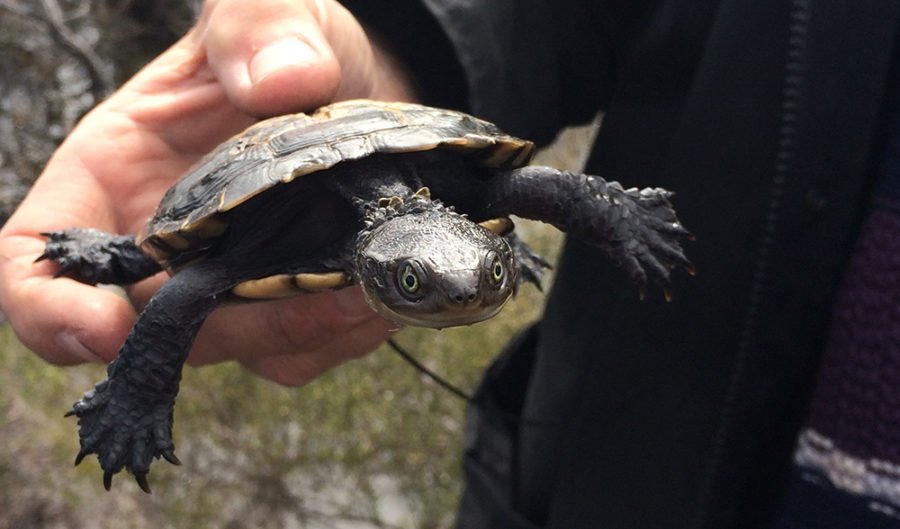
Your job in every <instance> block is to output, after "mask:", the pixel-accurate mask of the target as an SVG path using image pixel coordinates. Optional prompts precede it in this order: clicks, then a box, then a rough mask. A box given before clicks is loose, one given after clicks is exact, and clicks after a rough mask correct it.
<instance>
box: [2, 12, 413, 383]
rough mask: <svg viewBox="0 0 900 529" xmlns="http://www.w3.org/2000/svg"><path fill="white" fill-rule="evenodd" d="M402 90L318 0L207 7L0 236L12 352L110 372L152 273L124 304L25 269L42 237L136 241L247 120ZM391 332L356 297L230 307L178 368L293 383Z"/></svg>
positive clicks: (95, 122) (63, 153)
mask: <svg viewBox="0 0 900 529" xmlns="http://www.w3.org/2000/svg"><path fill="white" fill-rule="evenodd" d="M412 95H413V94H412V91H411V89H410V83H409V82H408V81H407V79H406V78H405V76H404V74H403V72H402V70H401V69H400V68H399V66H398V65H397V64H395V63H394V62H393V61H391V60H390V57H388V56H387V55H386V54H384V53H381V52H380V51H379V50H378V49H377V48H376V47H374V46H373V45H372V44H371V42H370V40H369V38H368V37H367V36H366V34H365V32H364V31H363V29H362V28H361V27H360V25H359V24H358V23H357V22H356V20H355V19H354V18H353V17H352V15H350V14H349V13H348V12H347V11H346V10H344V9H343V8H342V7H341V6H340V5H339V4H338V3H337V2H335V1H333V0H261V1H258V2H245V1H242V0H208V1H207V2H206V4H205V6H204V10H203V14H202V16H201V18H200V20H199V21H198V22H197V24H196V26H195V27H194V28H192V29H191V31H190V32H188V34H187V35H186V36H185V37H183V38H182V39H181V40H180V41H178V42H177V43H176V44H174V45H173V46H172V47H171V48H170V49H169V50H167V51H166V52H165V53H163V54H162V55H160V56H159V57H158V58H157V59H155V60H154V61H153V62H151V63H150V64H149V65H147V66H146V67H145V68H144V69H142V70H141V71H140V72H139V73H138V74H136V75H135V76H134V77H133V78H132V79H131V80H130V81H129V82H127V83H126V84H125V85H124V86H122V88H120V89H119V90H118V91H117V92H116V93H115V94H113V95H112V96H111V97H110V98H109V99H108V100H106V101H104V102H103V103H101V104H100V105H98V106H97V108H95V109H94V110H93V111H92V112H90V113H89V114H88V115H87V116H85V118H84V119H83V120H82V121H81V122H80V123H79V124H78V126H77V127H76V128H75V129H74V130H73V131H72V133H71V134H70V135H69V137H68V138H67V139H66V140H65V142H64V143H63V144H62V145H61V146H60V147H59V149H58V150H57V151H56V152H55V153H54V155H53V157H52V158H51V160H50V161H49V162H48V164H47V166H46V168H45V169H44V172H43V173H42V174H41V176H40V177H39V178H38V180H37V181H36V182H35V184H34V186H33V188H32V189H31V191H30V193H29V194H28V196H27V197H26V199H25V200H24V201H23V203H22V204H21V206H20V207H19V209H18V210H17V211H16V213H15V214H14V215H13V216H12V217H11V218H10V219H9V220H8V221H7V223H6V225H5V226H4V227H3V229H2V230H0V307H2V310H3V311H4V312H5V314H6V316H7V318H8V319H9V322H10V324H11V325H12V328H13V329H14V330H15V332H16V334H17V335H18V336H19V338H20V339H21V340H22V342H23V343H24V344H25V345H26V346H28V347H29V348H31V349H32V350H33V351H35V352H36V353H37V354H39V355H40V356H42V357H43V358H45V359H46V360H48V361H50V362H53V363H57V364H74V363H79V362H84V361H93V360H102V361H106V362H108V361H110V360H112V359H113V358H114V357H115V356H116V353H117V351H118V349H119V347H120V346H121V345H122V343H123V341H124V340H125V337H126V336H127V334H128V332H129V330H130V329H131V326H132V325H133V324H134V322H135V318H136V313H135V307H137V308H138V309H140V308H141V307H143V306H144V305H145V304H146V303H147V301H148V300H149V297H150V296H151V295H152V293H153V292H154V291H155V290H156V289H158V288H159V286H160V285H161V284H162V282H164V281H165V279H166V277H165V276H164V274H158V275H157V276H155V277H153V278H151V279H148V280H146V281H143V282H141V283H138V284H136V285H133V286H131V287H129V288H127V293H128V297H129V300H125V299H123V298H122V297H120V296H119V295H118V294H116V293H114V292H111V291H108V290H104V289H99V288H96V287H91V286H87V285H84V284H81V283H78V282H76V281H74V280H71V279H66V278H60V279H53V272H54V271H55V267H54V265H53V264H51V263H48V262H42V263H39V264H34V263H33V261H34V259H35V258H36V257H37V256H38V255H40V254H41V253H42V251H43V248H44V238H43V237H41V236H40V235H39V234H40V233H41V232H47V231H53V230H57V229H61V228H67V227H73V226H82V227H95V228H99V229H102V230H105V231H110V232H115V233H136V232H138V231H139V230H140V228H141V227H142V226H143V224H144V223H145V222H146V220H147V219H148V218H149V217H150V216H152V214H153V212H154V210H155V208H156V204H157V202H158V201H159V199H160V198H161V196H162V194H163V192H164V191H165V190H166V189H167V188H168V187H169V186H170V185H171V184H172V183H173V182H174V181H175V180H176V179H177V178H178V177H179V176H180V175H181V174H183V173H184V172H185V171H186V170H187V169H188V168H189V167H190V166H191V165H192V164H193V163H194V162H195V161H196V160H197V159H198V158H199V157H201V156H202V155H203V154H205V153H206V152H208V151H209V150H211V149H212V148H213V147H214V146H215V145H217V144H218V143H220V142H221V141H223V140H225V139H226V138H228V137H230V136H231V135H233V134H235V133H237V132H239V131H241V130H242V129H244V128H245V127H246V126H248V125H249V124H251V123H253V122H254V121H255V119H256V118H257V117H260V116H270V115H276V114H281V113H286V112H296V111H303V110H310V109H312V108H315V107H317V106H319V105H321V104H324V103H327V102H329V101H331V100H339V99H349V98H356V97H366V98H373V99H388V100H409V99H411V98H412ZM390 327H391V324H389V323H387V322H385V321H384V320H381V319H380V318H378V317H376V316H375V315H374V313H373V312H371V311H370V310H369V309H368V307H367V306H366V304H365V301H364V300H363V298H362V295H361V293H360V292H359V291H358V289H356V288H351V289H344V290H341V291H338V292H336V293H323V294H313V295H307V296H301V297H298V298H292V299H287V300H281V301H273V302H267V303H257V304H250V305H240V306H230V307H225V308H223V309H220V310H219V311H217V312H215V313H214V314H213V315H212V316H211V317H210V318H209V319H208V320H207V322H206V323H205V324H204V326H203V328H202V329H201V331H200V334H199V335H198V337H197V340H196V342H195V343H194V347H193V349H192V350H191V355H190V357H189V362H191V363H194V364H205V363H212V362H220V361H225V360H238V361H240V362H241V363H243V364H244V365H246V366H247V367H249V368H250V369H252V370H254V371H255V372H257V373H259V374H260V375H262V376H264V377H266V378H269V379H272V380H274V381H276V382H279V383H282V384H286V385H299V384H302V383H304V382H306V381H308V380H309V379H311V378H313V377H315V376H317V375H319V374H321V373H322V372H324V371H325V370H326V369H328V368H329V367H332V366H334V365H336V364H338V363H340V362H342V361H344V360H347V359H350V358H353V357H355V356H359V355H361V354H363V353H365V352H367V351H369V350H371V349H373V348H374V347H375V346H376V345H377V344H378V343H380V342H381V341H382V340H383V339H384V338H385V337H386V335H387V333H388V332H389V329H390Z"/></svg>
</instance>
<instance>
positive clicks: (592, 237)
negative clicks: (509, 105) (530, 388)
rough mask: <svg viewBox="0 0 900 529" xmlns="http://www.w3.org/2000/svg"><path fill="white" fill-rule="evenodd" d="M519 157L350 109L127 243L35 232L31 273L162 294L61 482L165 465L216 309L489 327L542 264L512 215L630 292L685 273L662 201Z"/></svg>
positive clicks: (197, 177) (229, 147) (275, 136)
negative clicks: (281, 302) (282, 301)
mask: <svg viewBox="0 0 900 529" xmlns="http://www.w3.org/2000/svg"><path fill="white" fill-rule="evenodd" d="M533 152H534V144H533V143H532V142H530V141H527V140H523V139H519V138H516V137H514V136H510V135H508V134H506V133H504V132H502V131H501V130H500V129H499V128H498V127H497V126H496V125H494V124H492V123H489V122H487V121H484V120H481V119H478V118H476V117H473V116H471V115H469V114H466V113H464V112H460V111H456V110H447V109H439V108H433V107H429V106H424V105H420V104H415V103H401V102H378V101H371V100H350V101H343V102H338V103H333V104H331V105H327V106H323V107H321V108H319V109H318V110H316V111H315V112H311V113H298V114H292V115H284V116H279V117H274V118H270V119H267V120H263V121H260V122H258V123H256V124H254V125H252V126H250V127H249V128H248V129H247V130H245V131H244V132H242V133H240V134H238V135H236V136H234V137H232V138H231V139H229V140H227V141H225V142H224V143H222V144H221V145H219V146H218V147H217V148H215V149H214V150H213V151H211V152H210V153H209V154H208V155H206V156H205V157H203V158H202V159H200V160H199V161H198V162H197V163H196V164H195V165H194V166H193V168H191V169H190V170H188V171H187V173H186V174H185V175H184V176H183V177H182V178H181V179H179V180H178V181H177V182H176V183H175V184H174V185H173V186H172V187H171V188H169V189H168V191H167V192H166V193H165V194H164V196H163V197H162V199H161V201H160V203H159V206H158V208H157V210H156V213H155V214H154V215H153V217H152V218H150V219H149V221H148V222H147V223H146V225H145V227H144V228H143V229H142V230H141V231H140V232H139V233H137V234H125V235H121V234H111V233H106V232H101V231H99V230H96V229H93V228H88V227H70V228H64V229H60V230H58V231H53V232H49V233H44V234H43V235H44V236H45V237H47V241H46V246H45V249H44V252H43V254H42V255H41V256H40V257H38V258H37V261H42V260H45V259H49V260H52V261H54V262H56V263H57V264H58V270H57V271H56V276H68V277H69V278H71V279H75V280H79V281H82V282H84V283H88V284H98V283H105V284H120V285H125V284H130V283H134V282H137V281H140V280H142V279H145V278H147V277H149V276H152V275H154V274H156V273H158V272H160V271H166V272H168V273H169V274H170V277H169V279H168V280H167V281H166V282H165V283H164V284H163V285H162V287H161V288H160V289H159V290H158V291H157V292H156V293H155V294H154V295H153V296H152V298H151V299H150V301H149V302H148V304H147V305H146V307H144V308H143V310H142V311H141V313H140V315H139V317H138V320H137V322H136V323H135V325H134V327H133V329H132V331H131V333H130V334H129V336H128V337H127V339H126V340H125V342H124V344H123V345H122V347H121V349H120V351H119V354H118V356H117V357H116V359H115V360H113V361H112V362H111V363H110V364H109V366H108V368H107V378H106V379H105V380H103V381H101V382H100V383H98V384H97V385H96V386H95V387H94V388H93V389H91V390H90V391H88V392H86V393H85V394H84V396H83V397H82V398H81V399H80V400H78V401H77V402H76V403H75V404H74V405H73V407H72V409H71V410H70V411H69V412H68V413H67V416H68V415H75V416H77V418H78V430H79V438H80V450H79V452H78V454H77V456H76V460H75V462H76V465H77V464H79V463H80V462H81V461H82V460H83V459H84V458H85V457H86V456H87V455H90V454H96V455H97V457H98V460H99V463H100V466H101V468H102V470H103V483H104V486H105V488H106V489H107V490H109V488H110V486H111V482H112V478H113V476H114V475H115V474H116V473H118V472H120V471H122V470H123V469H125V470H127V471H128V472H129V473H131V474H132V476H133V477H134V478H135V480H136V481H137V483H138V485H139V486H140V488H141V489H142V490H144V491H145V492H148V493H149V492H150V486H149V482H148V478H147V475H148V472H149V470H150V465H151V463H152V462H153V461H154V460H157V459H159V458H164V459H166V460H167V461H169V462H170V463H173V464H180V461H179V460H178V458H177V456H176V455H175V452H174V442H173V437H172V417H173V410H174V405H175V399H176V395H177V393H178V389H179V384H180V380H181V371H182V368H183V365H184V362H185V359H186V357H187V354H188V351H189V349H190V348H191V344H192V341H193V339H194V336H195V334H196V333H197V331H198V329H199V327H200V325H201V323H202V322H203V321H204V319H205V318H206V316H208V315H209V314H210V312H211V311H213V310H214V309H215V308H216V307H217V306H219V305H221V304H222V303H228V302H241V301H258V300H265V299H274V298H280V297H284V296H290V295H296V294H303V293H310V292H321V291H327V290H334V289H340V288H344V287H348V286H350V285H359V286H361V287H362V290H363V292H364V293H365V297H366V299H367V301H368V304H369V305H370V307H371V308H372V309H373V310H374V311H376V312H377V313H379V314H380V315H381V316H383V317H384V318H386V319H388V320H391V321H394V322H396V323H397V324H399V325H413V326H424V327H433V328H443V327H450V326H458V325H467V324H471V323H474V322H478V321H481V320H485V319H487V318H490V317H492V316H493V315H495V314H496V313H497V312H498V311H499V310H500V309H501V307H502V306H503V305H504V303H505V302H506V301H507V300H508V299H509V298H510V297H511V296H512V295H513V294H514V293H515V292H516V290H517V289H518V288H519V286H520V285H521V284H522V283H528V282H530V283H535V284H537V285H538V286H539V285H540V278H541V274H542V272H543V271H544V269H545V268H547V267H548V266H549V265H548V263H547V262H546V261H544V260H543V258H541V257H540V256H539V255H538V254H537V253H535V252H534V251H532V250H531V249H530V248H528V246H527V245H526V244H525V243H524V242H523V241H522V240H521V239H519V238H518V237H517V236H516V234H515V232H514V231H513V227H514V226H513V223H512V221H511V220H510V219H509V217H510V215H516V216H519V217H524V218H531V219H536V220H539V221H544V222H547V223H550V224H552V225H554V226H556V227H557V228H559V229H560V230H562V231H563V232H566V233H568V234H569V235H570V236H573V237H576V238H578V239H580V240H582V241H584V242H586V243H588V244H592V245H595V246H598V247H600V248H603V249H605V250H606V253H607V254H608V255H609V257H610V258H611V259H612V261H613V262H615V263H617V264H618V265H620V266H621V268H622V269H623V270H624V271H625V273H626V274H627V275H628V276H629V277H630V278H631V279H632V280H633V281H634V282H635V283H636V284H637V285H638V287H639V288H640V289H641V292H642V293H643V289H644V287H645V286H646V285H648V284H650V283H654V284H659V285H661V286H662V287H663V288H664V289H665V291H666V292H667V293H668V288H669V285H670V275H671V272H672V270H674V269H676V268H683V269H686V270H688V271H691V264H690V261H689V260H688V259H687V257H686V256H685V254H684V251H683V248H682V242H683V241H684V240H685V239H686V238H689V237H690V233H689V232H688V230H687V229H685V227H684V226H682V224H681V222H680V221H679V220H678V218H677V216H676V213H675V211H674V209H673V207H672V204H671V200H670V199H671V196H672V193H671V192H670V191H668V190H665V189H661V188H644V189H637V188H630V189H625V188H624V187H623V186H622V185H620V184H619V183H617V182H615V181H606V180H604V179H603V178H601V177H598V176H593V175H587V174H580V173H576V172H567V171H561V170H557V169H554V168H552V167H541V166H534V165H529V162H530V160H531V158H532V154H533Z"/></svg>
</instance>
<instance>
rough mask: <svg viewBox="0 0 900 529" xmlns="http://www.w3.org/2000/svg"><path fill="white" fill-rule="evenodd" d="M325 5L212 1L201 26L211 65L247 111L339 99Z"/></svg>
mask: <svg viewBox="0 0 900 529" xmlns="http://www.w3.org/2000/svg"><path fill="white" fill-rule="evenodd" d="M308 4H312V5H311V6H310V5H308ZM321 5H322V3H321V2H305V1H302V0H301V1H297V0H294V1H291V0H259V1H255V2H247V1H246V0H219V1H217V2H208V3H207V5H206V7H205V9H204V13H203V15H202V16H201V19H200V21H199V22H198V27H197V28H196V30H197V31H198V33H199V35H200V38H201V39H203V45H205V47H206V55H207V61H208V63H209V66H210V68H211V69H212V71H213V73H214V74H215V75H216V77H217V79H218V80H219V82H220V83H221V85H222V87H223V89H224V90H225V92H226V94H227V95H228V97H229V99H230V100H231V101H232V102H233V103H234V104H235V106H237V107H238V108H239V109H240V110H241V111H243V112H246V113H248V114H251V115H256V116H271V115H276V114H283V113H287V112H293V111H298V110H308V109H311V108H314V107H316V106H319V105H321V104H324V103H327V102H329V101H331V100H332V99H333V98H334V96H335V94H336V93H337V92H338V89H339V87H340V84H341V65H340V64H339V62H338V59H337V58H336V57H335V54H334V52H333V50H332V48H331V46H330V45H329V43H328V40H327V39H326V37H325V34H324V32H323V23H322V22H323V19H327V13H322V12H320V10H323V9H326V8H322V7H318V6H321ZM328 9H331V10H333V9H334V8H328ZM342 20H344V19H343V18H342ZM346 31H351V32H352V31H359V32H362V29H361V28H359V27H358V26H357V28H356V29H355V30H354V29H353V28H352V27H351V28H347V29H346ZM355 37H357V38H358V36H357V35H355ZM368 55H369V56H371V51H370V50H369V54H368Z"/></svg>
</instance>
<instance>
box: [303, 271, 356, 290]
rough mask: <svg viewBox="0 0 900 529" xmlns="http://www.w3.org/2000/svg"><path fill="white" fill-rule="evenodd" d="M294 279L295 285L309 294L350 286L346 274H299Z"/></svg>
mask: <svg viewBox="0 0 900 529" xmlns="http://www.w3.org/2000/svg"><path fill="white" fill-rule="evenodd" d="M293 278H294V285H295V286H296V287H297V288H299V289H301V290H304V291H307V292H321V291H323V290H336V289H339V288H342V287H345V286H347V285H349V284H350V278H349V277H347V274H345V273H344V272H323V273H321V274H310V273H304V274H297V275H295V276H293Z"/></svg>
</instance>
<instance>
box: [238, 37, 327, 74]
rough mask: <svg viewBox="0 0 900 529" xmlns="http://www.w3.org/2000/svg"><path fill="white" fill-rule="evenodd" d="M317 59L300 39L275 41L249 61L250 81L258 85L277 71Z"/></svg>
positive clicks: (310, 48)
mask: <svg viewBox="0 0 900 529" xmlns="http://www.w3.org/2000/svg"><path fill="white" fill-rule="evenodd" d="M318 57H319V54H318V53H316V51H315V50H314V49H313V48H312V46H310V45H309V44H307V43H306V42H304V41H302V40H300V39H296V38H289V39H284V40H279V41H276V42H274V43H272V44H269V45H268V46H266V47H265V48H263V49H261V50H259V51H258V52H256V55H254V56H253V58H252V59H251V60H250V65H249V66H248V70H249V71H250V81H251V82H252V83H254V84H255V83H258V82H259V81H262V80H263V79H265V78H266V77H268V76H269V75H271V74H273V73H275V72H277V71H278V70H281V69H284V68H286V67H289V66H298V65H302V64H304V63H310V62H314V61H315V59H317V58H318Z"/></svg>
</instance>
